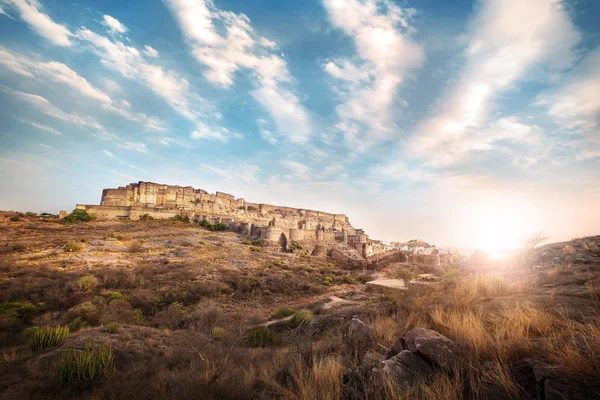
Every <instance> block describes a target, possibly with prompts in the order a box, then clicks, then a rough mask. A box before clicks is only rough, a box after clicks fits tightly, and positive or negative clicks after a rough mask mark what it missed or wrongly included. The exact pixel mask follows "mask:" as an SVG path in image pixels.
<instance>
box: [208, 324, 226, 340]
mask: <svg viewBox="0 0 600 400" xmlns="http://www.w3.org/2000/svg"><path fill="white" fill-rule="evenodd" d="M224 334H225V329H223V328H219V327H218V326H215V327H214V328H212V331H211V335H212V337H214V338H221V337H223V335H224Z"/></svg>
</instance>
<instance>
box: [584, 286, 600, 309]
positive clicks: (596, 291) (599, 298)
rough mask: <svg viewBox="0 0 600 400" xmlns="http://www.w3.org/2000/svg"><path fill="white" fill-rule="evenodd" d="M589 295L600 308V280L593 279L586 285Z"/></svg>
mask: <svg viewBox="0 0 600 400" xmlns="http://www.w3.org/2000/svg"><path fill="white" fill-rule="evenodd" d="M585 288H586V289H587V292H588V295H589V296H590V298H591V299H592V300H593V301H594V303H595V304H596V305H598V306H600V280H598V279H592V280H589V281H587V282H586V283H585Z"/></svg>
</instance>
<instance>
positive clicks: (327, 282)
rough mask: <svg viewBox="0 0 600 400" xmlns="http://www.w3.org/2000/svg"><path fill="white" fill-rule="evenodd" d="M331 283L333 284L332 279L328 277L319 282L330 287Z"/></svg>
mask: <svg viewBox="0 0 600 400" xmlns="http://www.w3.org/2000/svg"><path fill="white" fill-rule="evenodd" d="M331 282H333V278H332V277H330V276H326V277H325V279H323V282H321V284H323V285H325V286H329V285H331Z"/></svg>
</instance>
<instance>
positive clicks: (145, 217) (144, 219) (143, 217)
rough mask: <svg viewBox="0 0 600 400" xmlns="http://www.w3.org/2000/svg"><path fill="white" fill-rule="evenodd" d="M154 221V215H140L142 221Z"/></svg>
mask: <svg viewBox="0 0 600 400" xmlns="http://www.w3.org/2000/svg"><path fill="white" fill-rule="evenodd" d="M153 219H154V217H153V216H152V215H150V214H147V213H146V214H142V215H140V221H150V220H153Z"/></svg>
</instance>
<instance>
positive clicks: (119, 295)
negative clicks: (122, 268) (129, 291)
mask: <svg viewBox="0 0 600 400" xmlns="http://www.w3.org/2000/svg"><path fill="white" fill-rule="evenodd" d="M124 298H125V295H124V294H123V293H121V292H119V291H114V292H112V293H111V294H110V297H109V298H108V302H109V303H110V302H111V301H113V300H121V299H124Z"/></svg>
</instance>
